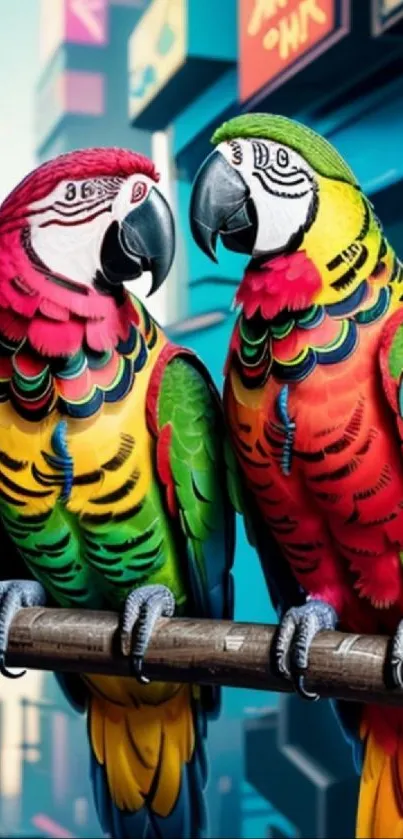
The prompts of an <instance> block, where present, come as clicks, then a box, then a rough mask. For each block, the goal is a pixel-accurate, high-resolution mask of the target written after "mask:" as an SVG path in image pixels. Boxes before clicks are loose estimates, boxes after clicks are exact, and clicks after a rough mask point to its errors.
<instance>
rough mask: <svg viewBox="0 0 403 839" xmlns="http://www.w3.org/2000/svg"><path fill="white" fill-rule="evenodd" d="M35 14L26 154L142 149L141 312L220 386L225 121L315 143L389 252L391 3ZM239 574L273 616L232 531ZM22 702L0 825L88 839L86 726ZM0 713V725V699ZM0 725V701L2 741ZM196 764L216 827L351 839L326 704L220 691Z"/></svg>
mask: <svg viewBox="0 0 403 839" xmlns="http://www.w3.org/2000/svg"><path fill="white" fill-rule="evenodd" d="M41 7H42V16H41V24H40V29H41V59H40V70H39V75H38V83H37V119H36V146H37V156H38V160H45V159H47V158H49V157H52V156H54V155H55V154H57V153H59V152H62V151H68V150H70V149H73V148H79V147H83V146H86V147H88V146H93V145H101V146H102V145H123V146H128V147H130V148H136V149H137V150H139V151H143V152H145V153H147V154H150V155H151V156H152V157H153V158H154V160H155V161H156V163H157V166H158V168H159V169H160V170H161V172H162V186H163V189H164V191H165V192H166V194H167V195H168V197H169V200H170V201H171V203H172V205H173V207H174V212H175V215H176V219H177V230H178V256H177V260H176V264H175V267H174V268H173V271H172V275H171V277H170V278H169V280H168V281H167V283H166V284H165V286H163V288H162V289H161V290H160V292H158V296H156V298H155V299H151V300H150V301H147V305H150V308H151V309H152V311H153V313H154V314H155V315H156V316H157V317H158V319H159V320H160V321H161V322H162V323H164V324H168V328H169V332H170V334H171V336H172V337H173V338H174V339H175V340H177V341H181V342H183V343H185V344H187V345H189V346H191V347H193V348H194V349H195V350H196V351H197V353H198V354H199V355H200V356H201V358H202V359H203V360H204V362H205V363H206V364H207V366H208V367H209V369H210V370H211V372H212V374H213V376H214V378H215V381H216V383H217V384H218V386H219V387H221V385H222V369H223V364H224V359H225V352H226V347H227V345H228V341H229V336H230V333H231V330H232V327H233V324H234V317H235V315H234V313H233V311H232V306H231V304H232V300H233V297H234V294H235V290H236V287H237V284H238V282H239V278H240V277H241V274H242V271H243V267H244V264H245V259H244V258H243V257H242V256H239V255H237V254H231V253H230V252H228V251H224V250H223V249H222V250H221V251H220V260H219V264H218V265H213V264H212V263H211V262H209V261H208V260H207V258H206V257H205V256H204V255H203V254H202V253H201V252H200V251H199V250H198V248H197V247H196V245H195V244H194V242H193V240H192V238H191V235H190V230H189V224H188V208H189V198H190V191H191V182H192V179H193V177H194V174H195V172H196V170H197V168H198V167H199V165H200V163H201V162H202V160H203V158H204V157H205V156H206V154H207V153H208V152H209V150H210V145H209V139H210V136H211V134H212V132H213V130H214V128H215V127H216V126H217V125H218V124H219V123H220V122H221V121H222V120H224V119H226V118H228V117H230V116H232V115H234V114H235V113H239V112H240V111H243V112H249V111H251V110H254V111H257V110H262V111H271V112H277V113H283V114H285V115H289V116H292V117H294V118H296V119H300V120H301V121H302V122H304V123H305V124H307V125H310V126H312V127H313V128H314V129H316V130H318V131H319V132H320V133H322V134H324V135H325V136H327V137H328V138H329V139H330V140H331V142H332V143H333V144H334V145H335V146H336V147H337V148H338V149H339V150H340V152H341V153H342V154H343V155H344V156H345V157H346V159H347V160H348V162H349V163H350V165H351V166H352V168H353V169H354V171H355V173H356V175H357V177H358V178H359V180H360V182H361V184H362V186H363V188H364V189H365V191H366V192H367V193H368V194H369V195H370V197H371V200H372V201H373V202H374V204H375V207H376V210H377V212H378V213H379V215H380V217H381V218H382V220H383V222H384V224H385V227H386V232H387V235H388V236H389V238H390V239H391V241H392V244H394V245H395V246H396V248H397V250H398V251H399V250H400V251H401V250H402V248H401V244H400V243H401V241H402V239H403V204H402V201H401V189H402V184H401V181H402V178H403V158H402V155H401V138H402V136H403V107H402V104H403V72H402V67H403V63H402V54H403V0H281V2H280V0H203V1H202V0H126V2H124V0H109V2H107V0H42V3H41ZM134 291H135V293H137V291H138V290H137V287H136V288H134ZM140 296H142V293H141V294H140ZM235 574H236V592H237V597H236V618H237V619H238V620H250V621H267V622H272V621H274V619H275V616H274V613H273V610H272V608H271V606H270V604H269V602H268V598H267V594H266V589H265V584H264V581H263V576H262V573H261V571H260V568H259V566H258V561H257V559H256V556H255V555H254V553H253V551H252V549H251V548H250V547H249V545H248V544H247V540H246V537H245V534H244V531H243V528H242V526H241V525H239V527H238V544H237V556H236V564H235ZM22 681H24V680H22ZM22 699H23V703H22V705H21V704H20V702H18V703H16V705H15V707H14V709H13V715H14V716H13V720H14V722H15V725H17V730H18V731H20V732H21V743H22V745H21V743H20V750H19V751H17V750H16V745H15V743H14V741H13V742H11V741H10V742H9V744H8V749H9V754H10V756H12V757H13V761H14V762H13V766H14V769H15V772H14V774H12V778H13V779H14V780H13V783H12V785H11V787H10V784H9V787H7V777H8V774H7V773H8V768H7V749H3V750H2V752H3V755H2V763H1V789H0V791H1V801H0V803H1V805H2V807H3V811H2V812H3V818H2V820H1V821H2V824H3V825H7V827H8V826H9V832H7V835H11V833H12V831H14V835H19V836H22V835H26V836H28V835H29V836H34V835H37V836H44V835H53V836H55V835H56V833H55V832H53V833H49V832H47V833H46V831H49V830H50V831H52V830H53V831H55V830H56V828H55V825H57V826H58V827H57V830H59V833H58V834H57V835H59V836H60V837H62V836H65V837H68V836H77V837H89V836H99V835H100V833H99V828H98V825H97V822H96V817H95V814H94V811H93V805H92V800H91V794H90V786H89V781H88V777H87V774H86V772H87V765H88V763H87V761H88V751H87V746H86V742H85V724H84V722H83V720H82V719H81V718H80V717H75V716H74V715H72V714H71V712H70V710H69V709H68V707H67V706H66V704H65V703H64V700H63V699H62V697H61V695H60V694H59V692H58V690H57V688H56V685H55V683H54V682H53V681H52V677H51V676H46V677H44V678H43V679H40V678H39V676H38V678H37V679H36V680H35V681H34V682H32V685H31V687H30V688H29V689H28V688H26V693H25V694H24V697H22ZM7 713H8V716H7V720H8V721H10V720H11V718H12V717H11V716H10V714H11V706H9V708H8V712H7ZM21 715H22V716H21ZM28 717H30V719H31V721H30V722H29V721H28V722H27V725H26V729H25V732H23V731H22V725H23V723H22V720H23V718H26V719H28ZM17 718H18V720H17ZM4 720H5V708H4V706H3V708H2V712H1V716H0V727H1V731H0V739H3V742H4V737H9V736H10V735H9V732H8V731H7V730H6V724H5V722H4ZM8 724H9V723H8ZM72 744H73V748H72ZM209 760H210V783H209V790H208V800H209V807H210V833H211V836H212V837H217V839H225V837H230V836H232V837H239V838H240V837H244V839H248V838H249V837H255V839H263V837H268V836H271V837H301V839H305V837H306V838H307V837H321V838H323V839H325V837H333V836H340V837H343V836H351V835H352V833H353V819H354V808H355V801H356V794H357V779H356V777H355V775H354V771H353V764H352V759H351V755H350V752H349V749H348V747H347V745H346V744H345V743H344V741H343V739H342V737H341V735H340V732H339V730H338V728H337V725H336V722H335V719H334V717H333V714H332V712H331V709H330V706H329V704H328V703H326V702H323V703H320V704H319V706H318V705H314V706H312V705H309V704H304V703H302V702H301V700H299V699H298V698H296V697H287V698H282V699H281V701H280V702H279V700H278V697H276V696H275V695H269V696H268V695H266V694H263V693H260V692H257V691H256V692H252V691H244V690H225V691H224V702H223V711H222V715H221V717H220V719H219V721H217V722H214V723H212V725H211V728H210V737H209ZM18 807H19V809H18ZM16 808H17V809H16ZM11 811H12V812H13V813H14V812H16V813H17V816H16V817H15V818H14V821H13V819H11V817H10V812H11ZM6 816H7V818H6ZM38 819H39V821H38ZM60 831H61V832H60ZM63 831H64V832H63ZM97 831H98V832H97Z"/></svg>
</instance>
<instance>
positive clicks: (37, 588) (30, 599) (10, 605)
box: [0, 580, 47, 679]
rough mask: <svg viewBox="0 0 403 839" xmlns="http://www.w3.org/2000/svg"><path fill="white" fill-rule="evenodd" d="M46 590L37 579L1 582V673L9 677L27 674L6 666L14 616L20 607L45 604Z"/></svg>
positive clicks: (15, 677)
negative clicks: (11, 669) (13, 671)
mask: <svg viewBox="0 0 403 839" xmlns="http://www.w3.org/2000/svg"><path fill="white" fill-rule="evenodd" d="M46 601H47V596H46V591H45V589H44V588H43V586H42V585H41V584H40V583H38V582H37V581H36V580H6V581H3V582H0V673H1V675H2V676H6V677H7V678H8V679H20V678H21V676H24V675H25V672H26V671H25V670H22V671H21V673H12V672H11V671H10V670H8V669H7V667H6V666H5V658H6V652H7V644H8V635H9V632H10V626H11V624H12V621H13V618H14V617H15V616H16V614H17V612H19V611H20V609H24V608H26V607H29V606H45V605H46Z"/></svg>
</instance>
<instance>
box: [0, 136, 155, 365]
mask: <svg viewBox="0 0 403 839" xmlns="http://www.w3.org/2000/svg"><path fill="white" fill-rule="evenodd" d="M135 173H138V174H142V175H147V176H148V177H150V178H152V179H153V180H155V181H156V182H157V181H158V180H159V175H158V173H157V172H156V169H155V166H154V164H153V162H152V161H151V160H149V159H148V158H146V157H144V156H143V155H140V154H137V153H136V152H132V151H129V150H127V149H119V148H93V149H84V150H78V151H73V152H69V153H67V154H64V155H60V156H59V157H58V158H56V159H55V160H51V161H49V162H46V163H43V164H42V165H41V166H39V167H38V168H37V169H35V170H34V171H33V172H31V173H30V174H29V175H27V176H26V178H24V180H22V181H21V183H20V184H18V186H16V187H15V189H14V190H13V191H12V192H11V193H10V195H9V196H8V197H7V198H6V200H5V201H4V203H3V204H2V206H1V207H0V335H1V334H2V335H4V336H5V337H6V338H8V339H9V340H11V341H13V342H20V341H23V340H24V339H25V338H28V339H29V341H30V343H31V345H32V346H33V347H34V348H35V349H36V350H37V351H38V352H39V353H41V354H45V355H50V356H52V355H53V356H57V355H69V354H71V353H74V352H77V350H78V349H79V348H80V346H81V345H82V342H83V340H85V341H86V342H87V344H88V345H89V346H90V347H92V348H93V349H95V350H97V351H103V350H107V349H112V348H113V347H114V346H115V345H116V343H117V341H118V340H119V338H120V337H124V335H125V334H126V332H127V329H128V327H129V323H130V318H129V317H128V314H129V313H128V307H127V305H126V306H123V307H120V308H119V309H117V307H116V304H115V301H114V300H113V299H112V298H110V297H108V296H106V295H100V294H98V293H97V291H96V290H95V289H93V288H86V290H85V293H78V291H79V290H78V291H77V292H75V291H74V290H73V289H69V288H62V287H61V286H60V285H56V284H55V283H53V282H52V280H51V278H49V277H47V276H45V274H43V273H41V271H40V268H38V267H37V266H35V265H34V264H33V263H32V261H31V260H30V258H29V256H28V255H27V253H26V250H25V249H24V247H23V245H22V242H21V232H22V230H23V228H24V227H25V226H26V220H27V215H28V207H29V206H30V205H31V204H32V203H33V202H35V201H38V200H40V199H41V198H44V197H45V196H46V195H48V194H50V193H51V192H52V191H53V190H54V189H55V187H56V186H57V184H58V183H60V182H61V181H62V180H70V179H72V180H84V179H87V178H96V177H112V178H114V177H116V178H118V177H121V178H126V177H129V176H130V175H133V174H135ZM71 279H73V280H74V278H71ZM80 291H82V289H80ZM129 308H130V307H129Z"/></svg>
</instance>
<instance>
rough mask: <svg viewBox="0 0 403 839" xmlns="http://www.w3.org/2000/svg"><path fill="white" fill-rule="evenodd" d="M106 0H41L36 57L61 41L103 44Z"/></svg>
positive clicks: (44, 59)
mask: <svg viewBox="0 0 403 839" xmlns="http://www.w3.org/2000/svg"><path fill="white" fill-rule="evenodd" d="M108 6H109V0H41V15H40V61H41V66H42V67H44V66H45V64H47V62H48V61H49V60H50V58H51V57H52V55H54V53H55V52H56V50H57V49H58V47H60V46H61V44H63V43H71V44H86V45H87V46H100V47H102V46H104V45H105V44H106V43H107V42H108Z"/></svg>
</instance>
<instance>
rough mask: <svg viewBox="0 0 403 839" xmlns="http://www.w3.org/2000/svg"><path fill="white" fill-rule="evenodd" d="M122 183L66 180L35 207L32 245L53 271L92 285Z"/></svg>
mask: <svg viewBox="0 0 403 839" xmlns="http://www.w3.org/2000/svg"><path fill="white" fill-rule="evenodd" d="M122 183H123V178H108V177H105V178H92V179H87V180H80V181H73V180H65V181H62V182H60V183H59V184H58V185H57V186H56V188H55V189H54V190H53V191H52V192H51V193H48V195H47V196H45V197H44V198H43V199H41V200H40V201H36V202H33V203H32V204H31V206H30V211H31V213H30V216H29V223H30V231H31V243H32V246H33V248H34V251H35V253H36V254H37V256H38V257H39V259H40V260H41V261H42V262H43V263H44V264H45V265H46V267H47V268H48V269H49V270H50V271H52V272H54V273H55V274H59V275H61V276H64V277H68V278H69V279H70V280H72V281H76V282H78V283H80V284H84V285H91V284H92V280H93V277H94V274H95V272H96V270H97V268H98V267H99V249H100V242H101V241H102V238H103V236H104V233H105V231H106V229H107V227H108V226H109V224H110V223H111V215H112V207H113V200H114V198H115V196H116V195H117V193H118V191H119V189H120V187H121V185H122Z"/></svg>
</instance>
